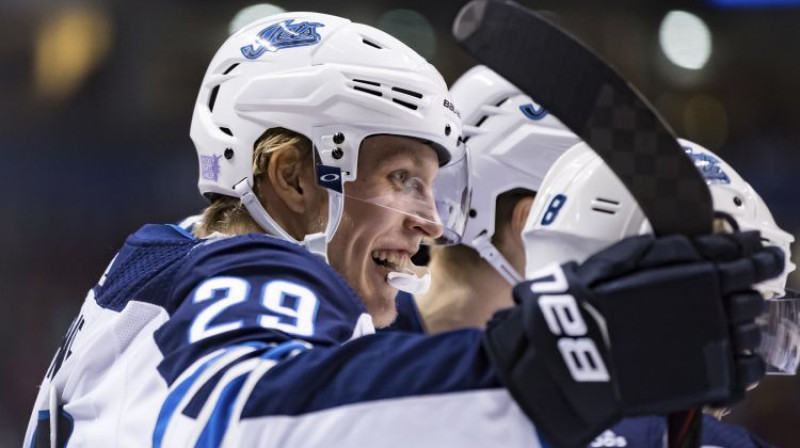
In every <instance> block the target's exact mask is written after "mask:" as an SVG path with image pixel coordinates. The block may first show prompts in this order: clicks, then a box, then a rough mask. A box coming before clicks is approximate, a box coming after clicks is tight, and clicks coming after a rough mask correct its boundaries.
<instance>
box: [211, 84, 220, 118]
mask: <svg viewBox="0 0 800 448" xmlns="http://www.w3.org/2000/svg"><path fill="white" fill-rule="evenodd" d="M217 93H219V86H215V87H214V88H213V89H211V95H210V96H209V98H208V110H209V111H210V112H214V103H215V102H217Z"/></svg>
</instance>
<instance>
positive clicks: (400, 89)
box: [392, 87, 422, 109]
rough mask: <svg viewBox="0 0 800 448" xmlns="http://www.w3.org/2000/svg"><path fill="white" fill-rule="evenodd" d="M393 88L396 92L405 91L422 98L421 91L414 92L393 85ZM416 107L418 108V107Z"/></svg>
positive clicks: (407, 93)
mask: <svg viewBox="0 0 800 448" xmlns="http://www.w3.org/2000/svg"><path fill="white" fill-rule="evenodd" d="M392 90H394V91H395V92H399V93H404V94H406V95H409V96H413V97H414V98H422V94H421V93H419V92H414V91H412V90H406V89H403V88H401V87H392ZM414 109H416V107H415V108H414Z"/></svg>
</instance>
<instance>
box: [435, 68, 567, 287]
mask: <svg viewBox="0 0 800 448" xmlns="http://www.w3.org/2000/svg"><path fill="white" fill-rule="evenodd" d="M450 93H451V94H452V95H453V98H454V100H455V102H456V103H457V104H458V105H459V107H460V108H461V113H462V119H463V122H464V140H465V142H466V143H467V146H468V151H469V152H470V174H471V176H472V177H471V187H472V200H471V210H470V213H469V219H468V220H467V224H466V229H465V231H464V237H463V241H462V244H465V245H467V246H470V247H472V248H474V249H475V250H477V251H478V253H480V254H481V256H482V257H483V258H485V259H486V260H487V261H488V262H489V263H490V264H491V265H492V266H493V267H494V268H495V269H496V270H497V271H498V272H499V273H500V274H501V275H502V276H503V277H504V278H505V279H506V280H508V281H509V282H510V283H512V284H516V283H518V282H519V281H521V280H522V276H521V275H520V273H518V272H517V271H516V270H515V269H514V268H513V267H512V266H511V265H510V264H509V263H508V261H507V260H506V259H505V257H503V256H502V255H501V254H500V252H499V251H498V250H497V249H496V248H495V247H494V245H493V244H492V243H491V238H492V236H493V235H494V232H495V228H494V226H495V212H496V210H495V208H496V204H497V197H498V196H499V195H501V194H503V193H505V192H508V191H512V190H515V189H519V188H523V189H527V190H531V191H533V192H536V191H538V190H539V187H540V186H541V184H542V180H544V177H545V174H546V173H547V171H548V169H550V166H551V165H552V164H553V162H555V161H556V159H558V157H559V156H560V155H561V154H562V153H563V152H564V151H566V150H567V149H568V148H570V147H571V146H573V145H575V144H576V143H578V142H579V141H580V139H579V138H578V137H577V136H575V134H573V133H572V132H571V131H570V130H569V129H567V128H566V126H564V125H563V124H562V123H561V122H560V121H558V120H557V119H556V118H555V117H553V116H552V115H550V114H549V113H548V112H547V111H546V110H544V109H543V108H542V107H540V106H539V105H538V104H536V103H535V102H534V101H533V100H532V99H531V98H530V97H528V96H526V95H524V94H523V93H522V92H520V90H519V89H518V88H516V87H515V86H514V85H513V84H511V83H510V82H508V81H506V80H505V79H504V78H502V77H501V76H500V75H498V74H497V73H495V72H494V71H492V70H491V69H489V68H488V67H485V66H482V65H478V66H475V67H473V68H471V69H470V70H468V71H467V72H465V73H464V74H463V75H461V77H460V78H459V79H458V80H457V81H456V82H455V83H454V84H453V86H452V87H451V88H450Z"/></svg>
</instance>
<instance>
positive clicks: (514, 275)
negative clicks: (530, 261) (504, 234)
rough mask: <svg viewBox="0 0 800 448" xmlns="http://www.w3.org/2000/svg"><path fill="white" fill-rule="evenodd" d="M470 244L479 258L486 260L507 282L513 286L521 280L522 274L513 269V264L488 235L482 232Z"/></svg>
mask: <svg viewBox="0 0 800 448" xmlns="http://www.w3.org/2000/svg"><path fill="white" fill-rule="evenodd" d="M471 245H472V247H474V248H475V250H477V251H478V254H480V256H481V258H483V259H484V260H486V262H487V263H489V264H490V265H491V266H492V267H493V268H494V270H495V271H497V273H498V274H500V275H501V276H502V277H503V278H504V279H506V281H507V282H508V283H509V284H511V285H512V286H514V285H516V284H517V283H519V282H521V281H522V280H523V277H522V275H520V273H519V272H517V270H516V269H514V266H512V265H511V263H510V262H509V261H508V260H507V259H506V257H504V256H503V254H501V253H500V251H499V250H498V249H497V248H496V247H495V246H494V244H492V239H491V238H490V237H489V236H488V235H486V234H483V235H481V236H479V237H477V238H475V240H473V241H472V244H471Z"/></svg>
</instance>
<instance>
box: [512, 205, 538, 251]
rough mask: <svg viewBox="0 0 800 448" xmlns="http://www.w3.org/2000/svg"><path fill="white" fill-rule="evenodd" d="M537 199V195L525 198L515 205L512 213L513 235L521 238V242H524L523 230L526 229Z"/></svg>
mask: <svg viewBox="0 0 800 448" xmlns="http://www.w3.org/2000/svg"><path fill="white" fill-rule="evenodd" d="M535 198H536V196H535V195H534V196H525V197H524V198H522V199H520V200H519V201H517V203H516V204H514V210H513V211H512V213H511V223H510V224H511V233H512V234H513V235H514V236H515V237H516V238H519V240H520V242H522V230H524V229H525V223H526V222H527V221H528V215H529V214H530V212H531V207H533V200H534V199H535Z"/></svg>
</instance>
